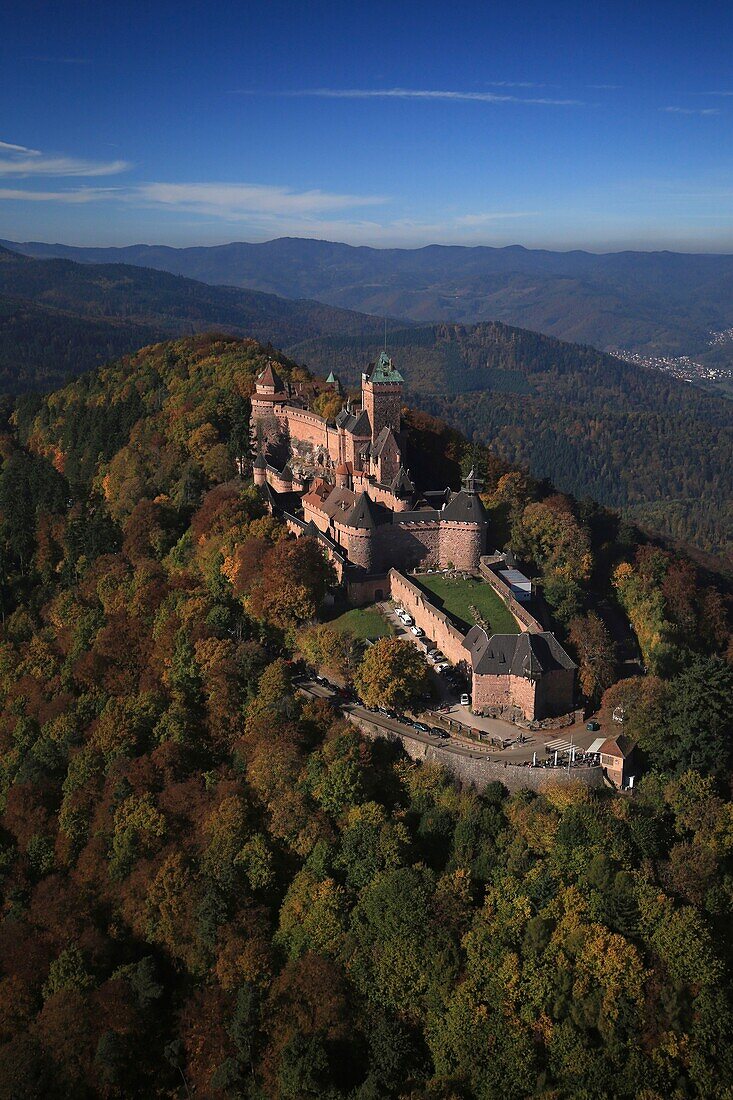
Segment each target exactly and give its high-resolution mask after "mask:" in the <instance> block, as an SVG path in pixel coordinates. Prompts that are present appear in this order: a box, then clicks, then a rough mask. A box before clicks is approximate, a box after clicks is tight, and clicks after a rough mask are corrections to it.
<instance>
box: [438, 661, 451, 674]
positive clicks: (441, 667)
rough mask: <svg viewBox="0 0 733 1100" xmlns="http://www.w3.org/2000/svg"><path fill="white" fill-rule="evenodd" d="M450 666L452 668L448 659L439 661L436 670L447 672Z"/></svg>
mask: <svg viewBox="0 0 733 1100" xmlns="http://www.w3.org/2000/svg"><path fill="white" fill-rule="evenodd" d="M449 668H450V665H449V664H448V662H447V661H439V662H438V664H436V666H435V671H436V672H443V673H445V672H447V671H448V669H449Z"/></svg>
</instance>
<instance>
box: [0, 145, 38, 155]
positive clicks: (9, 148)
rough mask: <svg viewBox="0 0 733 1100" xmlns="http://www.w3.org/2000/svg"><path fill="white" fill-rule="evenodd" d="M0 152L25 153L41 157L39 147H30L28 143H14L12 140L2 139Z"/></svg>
mask: <svg viewBox="0 0 733 1100" xmlns="http://www.w3.org/2000/svg"><path fill="white" fill-rule="evenodd" d="M0 152H5V153H23V154H25V156H27V157H40V156H41V152H40V150H39V149H29V148H28V147H27V146H26V145H13V143H12V141H0Z"/></svg>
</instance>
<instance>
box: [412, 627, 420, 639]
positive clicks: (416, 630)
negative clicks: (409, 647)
mask: <svg viewBox="0 0 733 1100" xmlns="http://www.w3.org/2000/svg"><path fill="white" fill-rule="evenodd" d="M410 633H411V634H414V635H415V637H416V638H422V636H423V631H422V630H421V629H420V627H419V626H411V627H410Z"/></svg>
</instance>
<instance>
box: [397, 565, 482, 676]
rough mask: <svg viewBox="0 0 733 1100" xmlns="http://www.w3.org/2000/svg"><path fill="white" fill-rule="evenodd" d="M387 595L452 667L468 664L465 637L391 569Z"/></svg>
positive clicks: (421, 593) (410, 584)
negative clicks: (441, 652) (440, 651)
mask: <svg viewBox="0 0 733 1100" xmlns="http://www.w3.org/2000/svg"><path fill="white" fill-rule="evenodd" d="M389 578H390V591H391V593H392V599H393V600H397V601H398V602H399V603H401V604H402V606H403V607H404V608H405V610H406V611H408V612H409V613H410V615H412V617H413V619H414V620H415V623H416V624H417V626H419V627H420V628H421V629H422V630H424V631H425V633H426V634H427V636H428V637H429V638H432V640H433V641H434V642H435V644H436V646H437V647H438V649H440V650H442V651H443V653H445V655H446V657H447V658H448V660H449V661H450V662H451V664H454V665H458V664H462V663H467V662H468V651H467V650H465V649H464V648H463V639H464V637H465V635H464V634H463V632H462V631H461V630H459V629H458V627H457V626H455V625H454V624H453V623H452V622H451V620H450V619H449V618H448V616H447V615H445V614H444V613H443V612H442V611H439V610H438V608H437V607H436V606H435V604H433V603H431V602H430V599H429V597H428V596H427V595H426V594H425V592H423V590H422V589H421V588H418V586H417V585H416V584H413V582H412V581H410V580H408V579H407V577H406V576H405V575H404V574H403V573H400V571H399V570H398V569H390V571H389Z"/></svg>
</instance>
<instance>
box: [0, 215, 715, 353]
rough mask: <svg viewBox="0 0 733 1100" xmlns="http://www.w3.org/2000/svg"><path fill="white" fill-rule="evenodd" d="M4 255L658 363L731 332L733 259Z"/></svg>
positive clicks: (33, 245)
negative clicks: (123, 270)
mask: <svg viewBox="0 0 733 1100" xmlns="http://www.w3.org/2000/svg"><path fill="white" fill-rule="evenodd" d="M0 243H4V244H6V245H7V246H8V247H10V248H13V249H17V250H18V251H21V252H23V253H25V254H27V255H30V256H35V257H40V258H48V257H61V258H65V259H70V260H75V261H77V262H84V263H105V264H108V263H120V262H123V263H127V264H136V265H143V266H145V267H150V268H155V269H157V270H163V271H168V272H171V273H174V274H176V275H184V276H186V277H188V278H193V279H198V280H201V281H203V282H206V283H212V284H227V285H230V286H240V287H248V288H250V289H254V290H259V291H263V292H267V293H271V294H278V295H282V296H284V297H286V298H309V299H312V298H315V299H318V300H319V301H322V302H327V303H329V304H330V305H332V306H338V307H340V308H344V309H352V310H360V311H363V312H366V313H372V314H374V313H378V314H381V315H384V314H387V315H389V316H394V317H401V318H404V319H408V320H414V321H418V322H428V321H429V322H434V321H449V322H459V323H463V324H471V323H475V322H478V321H487V320H491V321H504V322H506V323H508V324H513V325H519V326H521V327H523V328H529V329H533V330H535V331H538V332H543V333H546V334H548V335H551V336H557V337H558V338H560V339H563V340H570V341H573V342H576V343H588V344H592V345H594V346H595V347H598V348H601V349H609V348H612V347H624V348H630V349H634V350H637V351H643V352H645V353H647V354H650V355H651V354H673V355H677V354H694V355H704V354H706V353H707V352H708V351H709V346H708V342H709V339H710V333H711V332H712V331H722V330H725V329H728V328H730V327H731V326H733V256H732V255H687V254H683V253H674V252H618V253H608V254H605V255H596V254H593V253H589V252H580V251H575V252H550V251H545V250H529V249H526V248H520V247H518V246H513V247H509V248H485V247H474V248H468V247H461V246H455V247H449V246H442V245H430V246H428V247H426V248H418V249H399V248H386V249H377V248H365V247H360V248H355V247H352V246H350V245H346V244H335V243H331V242H328V241H316V240H305V239H301V238H292V237H284V238H280V239H278V240H273V241H267V242H265V243H262V244H248V243H246V242H234V243H232V244H226V245H216V246H212V247H196V248H168V247H164V246H161V245H131V246H129V247H126V248H76V247H71V246H68V245H53V244H42V243H37V242H24V243H22V244H18V243H13V242H9V241H8V242H0ZM717 361H718V362H719V361H720V353H719V351H718V353H717Z"/></svg>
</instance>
